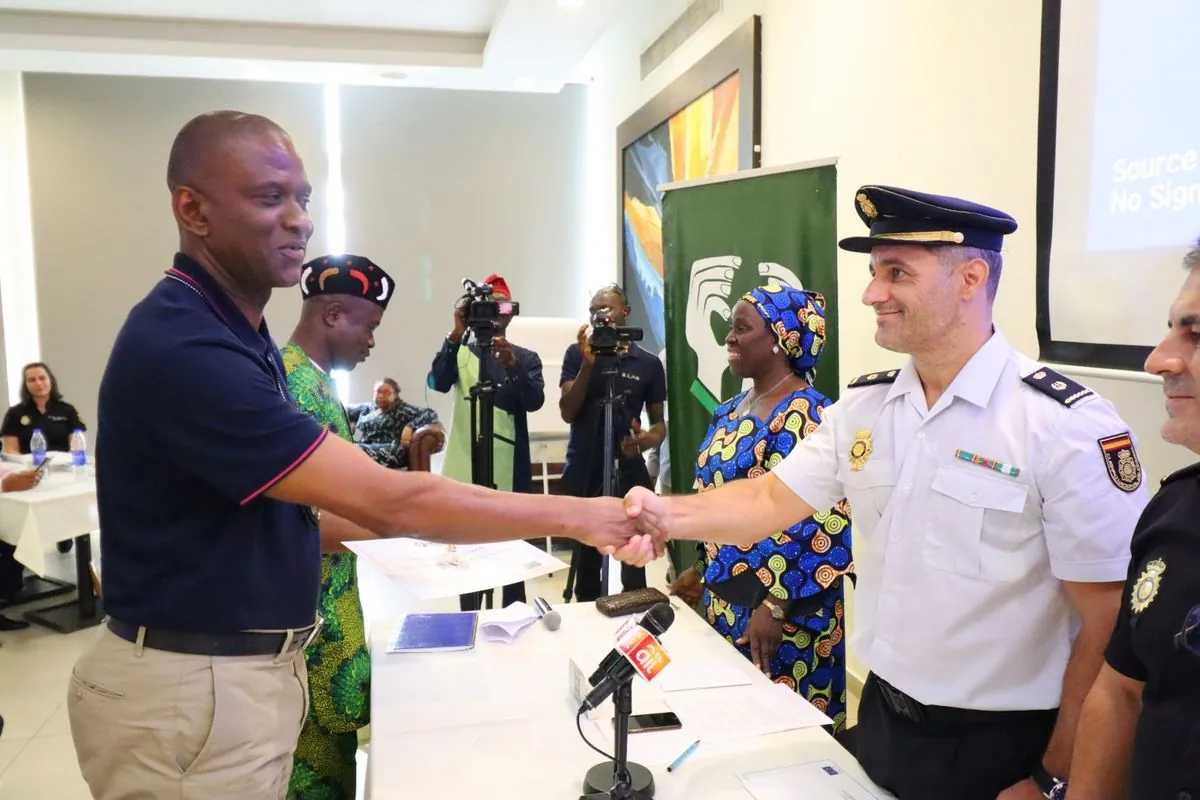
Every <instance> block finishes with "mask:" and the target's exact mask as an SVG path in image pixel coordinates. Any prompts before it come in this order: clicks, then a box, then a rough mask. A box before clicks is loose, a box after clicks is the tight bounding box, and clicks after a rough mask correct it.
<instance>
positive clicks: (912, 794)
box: [836, 674, 1058, 800]
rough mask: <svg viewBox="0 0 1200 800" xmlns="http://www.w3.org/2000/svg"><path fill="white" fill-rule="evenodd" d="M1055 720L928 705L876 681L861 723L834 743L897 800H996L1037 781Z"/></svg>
mask: <svg viewBox="0 0 1200 800" xmlns="http://www.w3.org/2000/svg"><path fill="white" fill-rule="evenodd" d="M1057 717H1058V711H1057V710H1056V709H1055V710H1050V711H973V710H967V709H957V708H945V707H942V706H926V705H923V704H921V703H918V702H917V701H916V700H914V699H913V698H911V697H908V696H907V695H905V694H904V693H903V692H900V691H899V690H897V689H895V688H893V687H892V686H891V685H890V684H888V683H887V682H885V681H883V680H882V679H880V678H879V677H877V676H876V675H874V674H871V675H868V676H867V681H866V684H865V685H864V686H863V694H862V700H861V702H860V703H859V707H858V724H857V725H856V726H855V727H853V728H850V729H849V730H846V731H844V732H843V733H841V734H839V735H838V736H837V737H836V738H837V740H838V741H839V742H840V743H841V744H842V745H843V746H844V747H846V749H848V750H850V752H851V753H853V754H854V756H855V758H857V759H858V762H859V764H861V765H862V768H863V770H865V771H866V773H867V775H868V776H869V777H870V778H871V780H872V781H874V782H875V783H876V784H878V785H879V786H880V787H882V788H884V789H886V790H887V791H889V792H891V793H892V794H894V795H896V797H898V798H899V800H950V798H953V799H954V800H996V796H997V795H999V794H1000V793H1001V792H1003V791H1004V790H1005V789H1007V788H1008V787H1010V786H1012V785H1013V784H1016V783H1019V782H1021V781H1023V780H1025V779H1026V778H1028V777H1029V776H1030V775H1032V774H1033V771H1034V769H1035V768H1036V767H1037V765H1038V764H1039V763H1040V762H1041V759H1042V756H1043V754H1044V753H1045V752H1046V746H1047V745H1048V744H1049V743H1050V735H1051V734H1052V733H1053V731H1054V723H1055V720H1056V719H1057Z"/></svg>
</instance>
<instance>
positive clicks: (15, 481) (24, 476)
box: [0, 463, 42, 724]
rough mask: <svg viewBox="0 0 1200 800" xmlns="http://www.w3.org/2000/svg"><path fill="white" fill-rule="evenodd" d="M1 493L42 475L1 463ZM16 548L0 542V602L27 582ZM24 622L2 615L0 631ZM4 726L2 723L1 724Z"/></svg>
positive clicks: (33, 483)
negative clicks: (15, 556) (15, 551)
mask: <svg viewBox="0 0 1200 800" xmlns="http://www.w3.org/2000/svg"><path fill="white" fill-rule="evenodd" d="M0 475H2V476H4V477H3V478H0V492H23V491H26V490H27V489H32V488H33V487H35V486H37V485H38V483H39V482H40V481H41V480H42V473H40V472H38V471H36V470H32V469H28V470H20V469H18V468H17V467H15V466H13V465H12V464H3V463H0ZM15 549H16V548H14V547H13V546H12V545H11V544H8V543H7V542H0V600H8V599H10V598H11V597H13V596H14V595H16V594H17V592H19V591H21V586H22V585H24V581H25V568H24V567H22V566H21V564H20V563H19V562H18V561H17V560H16V559H15V558H13V551H14V550H15ZM28 627H29V623H28V622H25V621H24V620H17V619H10V618H8V617H6V616H4V615H3V614H0V631H19V630H23V629H24V628H28ZM0 724H2V723H0Z"/></svg>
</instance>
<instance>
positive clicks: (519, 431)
mask: <svg viewBox="0 0 1200 800" xmlns="http://www.w3.org/2000/svg"><path fill="white" fill-rule="evenodd" d="M484 283H486V284H490V285H491V287H492V299H493V300H512V292H511V291H509V288H508V284H507V283H506V282H505V280H504V278H501V277H500V276H499V275H491V276H489V277H488V278H487V279H486V280H485V281H484ZM511 321H512V316H511V315H509V316H505V315H501V317H500V319H498V320H496V321H495V325H496V330H495V334H494V335H493V338H492V352H491V353H490V357H489V358H488V359H487V361H486V362H483V363H485V364H486V370H487V375H486V376H487V378H488V379H489V380H491V381H493V382H495V383H496V384H497V387H498V388H497V389H496V394H495V397H496V404H495V410H494V413H493V414H492V425H493V431H492V432H493V434H494V439H495V441H494V446H493V447H492V476H493V478H494V482H495V484H496V488H497V489H499V490H500V491H502V492H525V493H529V492H531V491H532V490H533V466H532V465H531V463H530V455H529V414H531V413H532V412H534V411H537V410H538V409H539V408H541V407H542V404H543V403H545V402H546V381H545V379H544V378H542V359H541V358H540V357H539V356H538V354H537V353H535V352H533V351H532V350H528V349H526V348H524V347H518V346H517V345H515V344H513V343H512V342H510V341H508V337H507V336H505V333H506V332H507V331H508V323H510V322H511ZM473 336H474V334H472V337H473ZM464 344H465V345H466V346H465V347H464V346H463V345H464ZM480 350H481V349H480V346H479V345H478V344H477V343H476V342H475V340H474V338H471V339H470V340H469V341H468V340H467V307H466V303H465V301H463V300H460V301H459V302H458V304H456V305H455V307H454V328H453V329H452V330H451V331H450V333H449V334H448V335H447V336H446V340H445V342H443V343H442V349H441V350H439V351H438V354H437V355H436V356H434V358H433V366H432V367H430V369H429V388H430V389H433V390H434V391H435V392H442V393H443V394H444V393H446V392H449V391H451V390H453V391H454V421H453V422H452V423H451V425H450V444H449V446H448V447H447V448H446V462H445V464H444V465H443V466H442V475H444V476H445V477H447V478H453V479H454V480H456V481H462V482H463V483H471V449H472V442H471V402H470V394H471V387H473V386H474V385H475V384H476V383H477V382H478V381H479V377H480V374H479V373H480V363H481V362H480V355H481V352H480ZM476 414H478V412H476ZM476 429H478V427H477V428H476ZM518 600H520V601H522V602H524V600H525V584H524V583H513V584H509V585H508V586H505V587H504V593H503V597H502V598H501V604H502V605H504V606H507V605H509V604H510V603H515V602H517V601H518ZM481 603H482V596H481V594H480V593H478V592H476V593H473V594H468V595H462V596H461V597H460V598H459V606H460V607H461V608H462V610H463V611H471V610H474V609H478V608H479V607H480V605H481Z"/></svg>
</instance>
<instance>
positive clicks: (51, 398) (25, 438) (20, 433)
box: [0, 361, 87, 570]
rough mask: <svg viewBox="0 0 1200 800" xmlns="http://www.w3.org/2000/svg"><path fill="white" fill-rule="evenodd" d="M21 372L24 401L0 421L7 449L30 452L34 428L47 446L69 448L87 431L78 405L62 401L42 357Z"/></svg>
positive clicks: (65, 546) (0, 549)
mask: <svg viewBox="0 0 1200 800" xmlns="http://www.w3.org/2000/svg"><path fill="white" fill-rule="evenodd" d="M21 376H22V381H21V402H20V403H18V404H17V405H15V406H13V407H12V408H10V409H8V411H7V413H5V415H4V421H3V422H2V423H0V439H3V441H4V452H6V453H11V454H12V455H29V453H30V446H29V442H30V440H31V439H32V438H33V432H34V431H35V430H40V431H41V432H42V435H43V436H45V437H46V449H47V450H57V451H59V452H64V453H65V452H67V451H69V450H70V449H71V434H72V433H74V432H75V431H76V430H81V431H86V430H87V426H86V425H84V424H83V420H81V419H80V418H79V412H78V411H76V410H75V406H73V405H71V404H70V403H67V402H64V401H63V399H62V393H61V392H60V391H59V390H58V378H56V377H54V373H53V372H51V371H50V367H49V366H47V365H46V364H44V363H42V362H41V361H35V362H34V363H32V364H26V365H25V368H24V369H23V370H21ZM72 544H73V542H72V541H71V540H70V539H68V540H66V541H65V542H59V543H58V552H60V553H66V552H69V551H70V549H71V545H72ZM6 548H7V545H3V544H2V543H0V570H3V569H4V568H5V566H4V564H5V562H7V561H8V557H7V555H6V553H11V550H6ZM14 563H15V562H14Z"/></svg>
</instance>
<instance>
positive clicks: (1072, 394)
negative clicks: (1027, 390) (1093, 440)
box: [1021, 367, 1093, 408]
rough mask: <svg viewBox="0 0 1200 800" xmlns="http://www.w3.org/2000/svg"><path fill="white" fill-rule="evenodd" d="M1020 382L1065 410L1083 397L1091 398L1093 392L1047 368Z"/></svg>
mask: <svg viewBox="0 0 1200 800" xmlns="http://www.w3.org/2000/svg"><path fill="white" fill-rule="evenodd" d="M1021 380H1023V381H1025V383H1027V384H1029V385H1030V386H1032V387H1033V388H1034V389H1037V390H1038V391H1039V392H1041V393H1042V394H1044V395H1046V396H1047V397H1052V398H1054V399H1055V400H1057V401H1058V402H1060V403H1062V404H1063V405H1064V406H1066V407H1067V408H1070V407H1071V406H1073V405H1075V403H1077V402H1079V401H1080V400H1082V399H1083V398H1085V397H1091V396H1092V394H1093V392H1092V390H1091V389H1089V388H1087V387H1086V386H1084V385H1082V384H1079V383H1076V382H1075V381H1073V380H1071V379H1070V378H1068V377H1067V376H1066V375H1063V374H1062V373H1061V372H1055V371H1054V370H1052V369H1049V368H1047V367H1040V368H1038V371H1037V372H1035V373H1033V374H1032V375H1026V376H1025V377H1024V378H1022V379H1021Z"/></svg>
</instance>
